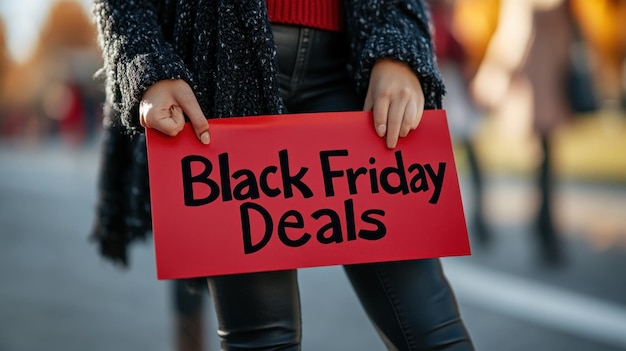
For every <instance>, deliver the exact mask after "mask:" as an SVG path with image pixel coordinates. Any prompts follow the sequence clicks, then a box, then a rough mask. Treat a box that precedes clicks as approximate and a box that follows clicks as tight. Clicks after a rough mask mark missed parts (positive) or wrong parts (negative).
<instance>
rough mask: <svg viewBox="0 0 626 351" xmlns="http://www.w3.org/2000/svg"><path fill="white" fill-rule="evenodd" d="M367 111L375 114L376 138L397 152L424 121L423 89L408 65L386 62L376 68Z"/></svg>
mask: <svg viewBox="0 0 626 351" xmlns="http://www.w3.org/2000/svg"><path fill="white" fill-rule="evenodd" d="M363 110H364V111H370V110H373V114H374V128H376V134H378V136H380V137H381V138H382V137H386V144H387V147H388V148H390V149H393V148H395V147H396V144H397V143H398V138H399V137H405V136H407V135H408V134H409V132H410V131H412V130H414V129H415V128H417V125H418V124H419V122H420V120H421V119H422V113H423V112H424V92H423V91H422V85H421V84H420V81H419V79H418V78H417V76H416V75H415V73H414V72H413V70H412V69H411V68H410V67H409V66H408V65H407V64H405V63H403V62H398V61H394V60H391V59H382V60H380V61H378V62H376V64H374V68H372V74H371V76H370V82H369V87H368V90H367V95H366V98H365V105H364V106H363Z"/></svg>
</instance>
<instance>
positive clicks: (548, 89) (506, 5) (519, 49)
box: [472, 0, 574, 264]
mask: <svg viewBox="0 0 626 351" xmlns="http://www.w3.org/2000/svg"><path fill="white" fill-rule="evenodd" d="M498 23H499V25H498V28H497V29H496V32H495V33H494V36H493V38H492V40H491V42H490V44H489V47H488V49H487V53H486V56H485V58H484V60H483V62H482V64H481V66H480V68H479V71H478V73H477V75H476V77H475V79H474V81H473V82H472V89H473V93H474V94H475V96H476V99H477V100H478V101H479V102H480V103H481V105H482V106H485V107H486V108H489V109H490V110H491V111H492V113H494V115H495V117H496V118H505V117H504V115H505V114H506V115H507V116H506V118H517V119H520V120H524V119H526V120H528V121H529V123H528V126H529V131H531V132H532V133H533V134H534V135H535V136H536V137H537V139H538V143H539V146H540V150H541V159H540V162H539V165H538V169H537V176H536V178H535V179H536V185H537V189H538V190H539V198H540V201H539V208H538V211H537V215H536V217H535V218H536V221H535V227H534V229H535V230H534V232H535V233H536V234H537V240H538V244H539V252H540V258H541V259H542V260H543V261H544V262H546V263H549V264H558V263H561V262H562V260H563V258H564V257H563V252H562V247H561V243H560V239H559V233H558V230H557V228H556V226H555V223H554V214H553V210H554V204H553V191H554V184H553V183H554V179H553V178H554V162H553V160H552V141H553V140H552V137H553V136H554V132H555V131H556V130H557V129H558V128H559V127H561V126H562V125H563V124H564V123H565V122H567V121H568V120H570V119H571V108H570V105H569V101H568V95H567V91H568V89H567V84H568V73H569V71H568V70H569V68H570V49H571V45H572V42H573V33H574V32H573V27H572V23H573V22H572V14H571V9H570V4H569V2H568V1H567V0H501V2H500V15H499V20H498ZM526 98H527V99H526ZM520 101H523V103H522V104H520V103H519V102H520Z"/></svg>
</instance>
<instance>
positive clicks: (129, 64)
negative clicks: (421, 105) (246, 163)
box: [91, 0, 443, 265]
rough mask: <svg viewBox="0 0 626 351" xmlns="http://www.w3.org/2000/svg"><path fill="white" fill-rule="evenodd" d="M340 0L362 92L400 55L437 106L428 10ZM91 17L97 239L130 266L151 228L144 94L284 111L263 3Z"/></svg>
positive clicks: (176, 4) (120, 9)
mask: <svg viewBox="0 0 626 351" xmlns="http://www.w3.org/2000/svg"><path fill="white" fill-rule="evenodd" d="M294 1H296V0H294ZM338 1H341V3H342V5H343V14H344V18H343V19H342V23H343V30H345V31H346V32H347V34H348V37H349V40H350V49H351V57H350V63H349V66H348V67H347V68H348V70H349V72H350V73H351V75H352V77H353V79H354V83H355V89H356V91H357V93H360V94H361V95H365V92H366V89H367V85H368V82H369V76H370V71H371V69H372V66H373V64H374V63H375V62H376V60H378V59H380V58H393V59H396V60H399V61H403V62H406V63H407V64H409V65H410V67H412V68H413V70H414V71H415V73H416V74H417V76H418V77H419V79H420V82H421V84H422V89H423V91H424V94H425V98H426V108H434V107H438V106H440V104H441V98H442V95H443V84H442V80H441V78H440V75H439V72H438V70H437V69H436V62H435V59H434V52H433V44H432V39H431V34H430V26H429V18H428V15H427V11H426V8H425V5H424V3H423V2H422V1H420V0H402V1H401V0H338ZM94 14H95V18H96V23H97V28H98V31H99V42H100V44H101V47H102V50H103V57H104V66H103V68H102V69H101V70H100V71H99V73H100V75H101V76H102V77H104V78H105V79H106V95H107V103H106V104H105V106H106V107H107V108H109V109H110V110H107V111H105V116H107V117H108V118H111V123H110V124H109V125H108V126H107V128H105V139H104V143H103V148H102V155H101V157H102V159H101V167H100V175H99V189H98V204H97V208H96V216H95V223H94V227H93V231H92V233H91V238H92V239H93V240H95V241H96V242H97V243H98V245H99V249H100V252H101V253H102V254H103V255H104V256H105V257H107V258H109V259H112V260H113V261H115V262H118V263H120V264H122V265H126V264H127V246H128V244H129V243H131V242H133V241H135V240H136V239H143V238H146V237H148V234H149V231H150V229H151V217H150V202H149V200H150V199H149V189H148V181H147V163H146V150H145V136H144V134H142V133H137V132H140V131H141V127H140V125H139V121H138V120H139V118H138V116H139V112H138V107H139V106H138V105H139V102H140V99H141V97H142V95H143V92H144V91H145V90H146V89H147V88H148V87H149V86H150V85H152V84H154V83H155V82H157V81H159V80H164V79H184V80H186V81H187V82H188V83H189V84H190V86H191V87H192V88H193V90H194V92H195V94H196V97H197V98H198V102H199V103H200V106H201V108H202V110H203V112H204V113H205V115H206V116H208V117H209V118H217V117H232V116H243V115H261V114H263V115H267V114H279V113H282V112H283V111H284V107H283V103H282V100H281V97H280V92H279V89H278V82H277V67H276V50H275V47H274V42H273V37H272V32H271V27H270V24H269V20H268V12H267V7H266V2H265V0H161V1H148V0H95V1H94ZM128 134H132V135H134V137H133V138H130V137H129V136H128Z"/></svg>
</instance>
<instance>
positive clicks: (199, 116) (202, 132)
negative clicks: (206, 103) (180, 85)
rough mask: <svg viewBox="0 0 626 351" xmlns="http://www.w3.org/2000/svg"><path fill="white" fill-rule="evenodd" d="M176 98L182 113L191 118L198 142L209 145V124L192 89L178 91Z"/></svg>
mask: <svg viewBox="0 0 626 351" xmlns="http://www.w3.org/2000/svg"><path fill="white" fill-rule="evenodd" d="M175 97H176V100H177V101H178V102H179V104H180V107H181V108H182V111H183V112H184V114H185V115H187V117H188V118H189V121H190V122H191V125H192V127H193V130H194V132H195V134H196V136H197V137H198V140H200V142H201V143H203V144H205V145H206V144H208V143H209V142H210V141H211V137H210V135H209V122H208V121H207V120H206V117H205V116H204V113H202V109H201V108H200V104H199V103H198V100H197V99H196V96H195V95H194V93H193V91H192V90H191V88H188V87H187V88H186V89H181V90H179V91H177V93H176V95H175Z"/></svg>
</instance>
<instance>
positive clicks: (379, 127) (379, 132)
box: [376, 124, 387, 137]
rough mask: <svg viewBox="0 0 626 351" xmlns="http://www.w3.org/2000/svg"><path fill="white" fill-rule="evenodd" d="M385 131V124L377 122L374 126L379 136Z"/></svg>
mask: <svg viewBox="0 0 626 351" xmlns="http://www.w3.org/2000/svg"><path fill="white" fill-rule="evenodd" d="M386 131H387V126H386V125H384V124H379V125H378V126H377V127H376V133H378V136H379V137H382V136H384V135H385V132H386Z"/></svg>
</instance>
